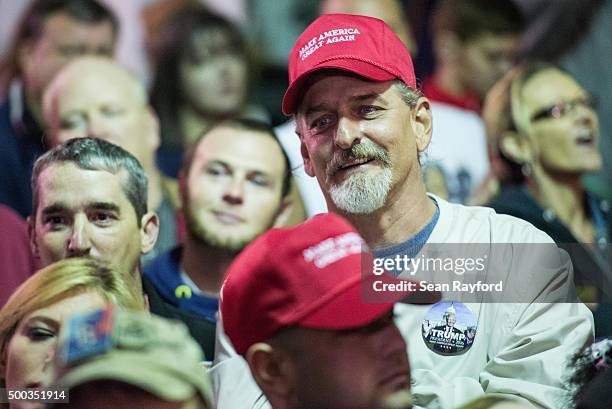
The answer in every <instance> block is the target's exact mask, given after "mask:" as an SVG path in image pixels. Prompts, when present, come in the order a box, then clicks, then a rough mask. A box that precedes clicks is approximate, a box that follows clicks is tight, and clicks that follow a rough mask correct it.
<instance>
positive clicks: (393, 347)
mask: <svg viewBox="0 0 612 409" xmlns="http://www.w3.org/2000/svg"><path fill="white" fill-rule="evenodd" d="M378 339H380V340H383V346H382V348H381V351H382V352H383V356H384V357H392V356H401V357H402V358H403V357H404V356H406V360H407V354H408V350H407V347H406V341H405V340H404V337H403V336H402V334H401V332H400V331H399V329H398V328H397V325H395V322H391V323H389V325H387V326H385V327H384V328H383V329H381V331H379V338H378Z"/></svg>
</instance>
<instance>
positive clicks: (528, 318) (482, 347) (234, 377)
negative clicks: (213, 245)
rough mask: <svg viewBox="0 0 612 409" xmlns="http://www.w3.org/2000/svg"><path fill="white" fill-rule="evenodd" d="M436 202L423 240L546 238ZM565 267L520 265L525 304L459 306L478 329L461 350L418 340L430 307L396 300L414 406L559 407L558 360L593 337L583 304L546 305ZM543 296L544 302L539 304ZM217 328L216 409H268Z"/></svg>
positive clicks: (525, 226) (486, 213)
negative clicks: (515, 402)
mask: <svg viewBox="0 0 612 409" xmlns="http://www.w3.org/2000/svg"><path fill="white" fill-rule="evenodd" d="M436 201H437V203H438V206H439V208H440V217H439V220H438V222H437V224H436V226H435V227H434V230H433V232H432V234H431V236H430V237H429V240H428V243H552V240H551V239H550V238H549V237H548V236H547V235H546V234H545V233H543V232H542V231H540V230H537V229H536V228H535V227H533V226H532V225H531V224H529V223H527V222H525V221H523V220H520V219H517V218H514V217H511V216H505V215H498V214H496V213H495V212H494V211H493V210H492V209H489V208H484V207H466V206H462V205H456V204H451V203H448V202H446V201H444V200H442V199H440V198H436ZM512 261H513V264H514V262H516V263H517V264H520V263H521V262H522V261H524V260H512ZM561 264H563V263H561ZM568 265H569V268H568ZM568 265H560V266H559V268H560V269H563V274H561V275H557V276H555V278H554V281H553V280H552V279H550V278H549V277H546V275H544V274H541V275H538V274H537V271H534V270H530V269H524V268H521V269H520V271H522V272H523V273H522V274H524V275H525V277H521V281H524V283H525V286H526V287H525V288H529V291H530V292H532V293H533V294H536V296H534V298H533V302H531V303H497V304H494V303H489V304H486V303H466V305H467V306H468V307H469V308H470V309H471V310H472V312H473V313H474V315H475V316H476V318H477V321H478V330H477V334H476V337H475V340H474V344H473V345H472V347H471V348H470V349H469V350H468V351H467V352H466V353H464V354H462V355H455V356H442V355H439V354H437V353H435V352H432V351H431V350H430V349H428V348H427V346H426V345H425V343H424V341H423V338H422V335H421V323H422V321H423V317H424V316H425V314H426V313H427V311H429V308H430V306H414V305H404V304H397V305H396V307H395V313H396V323H397V326H398V328H399V329H400V331H401V332H402V334H403V336H404V338H405V339H406V341H407V344H408V357H409V360H410V365H411V370H412V382H413V384H412V393H413V395H414V397H415V399H416V402H415V403H416V407H424V408H431V409H433V408H442V409H452V408H456V407H457V406H459V405H461V404H464V403H466V402H467V401H469V400H471V399H473V398H476V397H478V396H480V395H482V394H483V393H485V392H486V393H500V394H511V395H515V396H518V397H523V398H526V399H527V400H528V401H529V402H531V403H533V404H535V405H536V407H537V405H539V406H542V407H545V408H557V407H559V406H560V402H561V401H562V400H563V399H564V391H563V389H562V385H561V381H562V376H563V374H564V371H565V369H566V366H565V365H566V360H567V358H568V357H569V356H570V355H572V354H573V353H575V352H577V351H578V350H579V349H580V348H581V347H582V346H583V345H585V344H586V343H587V342H588V341H589V340H590V339H591V338H592V336H593V316H592V314H591V312H590V311H589V309H588V308H587V307H586V306H585V305H584V304H581V303H565V302H563V301H565V298H561V297H562V296H561V295H559V300H558V301H559V302H557V303H552V302H549V301H551V300H554V297H555V294H556V293H559V294H563V293H566V292H567V291H566V290H567V289H568V288H570V289H571V287H573V283H572V280H573V275H572V271H571V264H568ZM542 276H544V277H542ZM570 291H571V290H570ZM544 298H545V299H546V301H547V302H546V303H542V302H541V301H542V300H543V299H544ZM217 325H218V326H217V344H216V357H215V363H214V366H213V367H212V368H211V370H210V373H211V376H212V379H213V384H214V393H215V401H216V403H217V407H218V408H220V409H236V408H269V407H270V406H269V404H268V403H267V401H266V400H265V397H263V394H262V392H261V390H260V389H259V388H258V387H257V385H256V384H255V381H254V380H253V378H252V377H251V375H250V372H249V368H248V365H247V363H246V361H245V360H244V359H243V358H242V357H241V356H238V355H237V354H236V352H235V351H234V349H233V348H232V346H231V343H230V341H229V339H228V338H227V336H226V335H225V334H224V332H223V326H222V317H219V321H218V324H217Z"/></svg>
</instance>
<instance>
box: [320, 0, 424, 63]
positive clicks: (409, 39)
mask: <svg viewBox="0 0 612 409" xmlns="http://www.w3.org/2000/svg"><path fill="white" fill-rule="evenodd" d="M320 11H321V14H337V13H340V14H357V15H361V16H369V17H375V18H379V19H381V20H383V21H384V22H385V23H387V25H389V27H391V29H392V30H393V32H394V33H395V34H397V36H398V37H399V38H400V40H402V42H403V43H404V44H405V45H406V47H407V48H408V50H409V51H410V54H411V55H416V51H417V47H416V45H417V44H416V41H415V39H414V37H413V35H412V28H411V27H410V25H409V24H408V20H407V19H406V18H405V15H404V10H403V9H402V5H401V4H400V2H399V1H398V0H324V1H323V3H321V7H320Z"/></svg>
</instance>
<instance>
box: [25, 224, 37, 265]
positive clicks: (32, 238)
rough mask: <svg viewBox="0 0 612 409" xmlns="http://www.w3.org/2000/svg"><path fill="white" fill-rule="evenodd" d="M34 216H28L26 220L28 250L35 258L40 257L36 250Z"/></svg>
mask: <svg viewBox="0 0 612 409" xmlns="http://www.w3.org/2000/svg"><path fill="white" fill-rule="evenodd" d="M35 217H36V215H34V216H28V218H27V219H26V222H27V224H28V236H29V238H30V251H31V252H32V254H33V255H34V256H35V257H36V258H40V255H39V252H38V243H37V242H36V222H35V220H34V218H35Z"/></svg>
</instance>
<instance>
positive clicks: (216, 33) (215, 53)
mask: <svg viewBox="0 0 612 409" xmlns="http://www.w3.org/2000/svg"><path fill="white" fill-rule="evenodd" d="M190 48H191V49H190V51H189V52H188V55H186V56H184V57H183V58H182V60H181V61H180V66H179V70H180V78H181V80H182V81H181V84H180V87H181V91H182V94H183V95H185V96H186V99H187V100H186V101H185V102H186V103H187V104H188V105H190V106H191V108H192V109H193V110H195V111H196V112H198V113H199V114H201V115H204V116H227V115H229V114H232V113H236V112H239V111H240V110H241V109H242V107H243V105H244V103H245V100H246V95H247V70H248V68H247V61H246V58H245V56H244V55H243V54H242V51H241V50H239V49H238V48H237V46H236V45H235V44H232V41H231V39H230V37H229V34H228V33H227V31H226V30H224V29H221V28H216V29H215V28H212V29H208V30H199V31H196V32H195V33H194V34H193V37H192V43H191V47H190Z"/></svg>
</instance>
